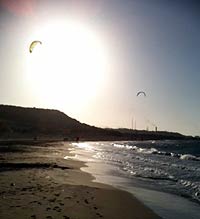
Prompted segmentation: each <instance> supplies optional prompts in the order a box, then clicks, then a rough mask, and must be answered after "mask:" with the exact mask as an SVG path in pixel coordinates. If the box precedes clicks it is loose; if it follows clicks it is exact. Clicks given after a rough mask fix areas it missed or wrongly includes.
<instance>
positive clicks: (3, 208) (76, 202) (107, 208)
mask: <svg viewBox="0 0 200 219" xmlns="http://www.w3.org/2000/svg"><path fill="white" fill-rule="evenodd" d="M46 143H47V144H48V143H49V142H46ZM65 145H66V144H65ZM67 145H68V149H69V144H67ZM13 147H15V146H14V145H13ZM18 147H19V146H18ZM68 149H67V148H66V146H65V147H63V145H62V143H61V142H60V143H49V144H48V146H47V145H44V146H41V147H40V146H38V147H35V146H34V148H33V150H30V146H28V147H27V151H26V150H24V148H23V150H24V151H23V153H21V151H14V152H12V151H9V152H5V151H3V152H2V151H0V155H1V156H0V161H1V163H4V167H1V168H0V176H1V177H0V185H1V186H0V194H1V199H0V217H1V218H4V219H11V218H16V219H25V218H32V219H34V218H35V219H37V218H48V219H54V218H55V219H59V218H63V219H82V218H83V219H98V218H105V219H110V218H113V219H118V218H120V219H121V218H124V219H129V218H130V219H134V218H137V219H139V218H141V219H156V218H160V217H159V216H157V215H156V214H155V213H154V212H153V211H152V210H150V209H149V208H147V207H146V206H145V205H144V204H143V203H142V202H140V201H139V200H138V199H136V198H135V197H134V196H133V195H131V194H130V193H128V192H125V191H122V190H119V189H116V188H114V187H112V186H109V185H107V184H101V183H95V182H92V180H93V179H94V177H93V176H92V175H91V174H89V173H86V172H83V171H81V168H83V167H86V163H85V162H82V161H75V160H71V159H68V160H65V159H64V157H63V155H65V156H66V155H71V154H70V153H69V150H68ZM6 163H7V164H8V163H9V164H10V163H18V164H19V163H23V164H24V163H26V164H27V163H28V164H31V165H29V166H30V168H27V165H26V168H25V167H24V166H23V165H21V166H20V165H15V168H13V167H12V165H10V166H9V168H10V169H9V168H8V167H7V169H6ZM47 163H50V164H52V165H50V166H48V165H47V166H45V165H44V164H47ZM33 164H34V165H33ZM36 164H37V165H36ZM55 164H56V165H57V166H54V165H55ZM36 167H37V168H36ZM3 168H4V169H3Z"/></svg>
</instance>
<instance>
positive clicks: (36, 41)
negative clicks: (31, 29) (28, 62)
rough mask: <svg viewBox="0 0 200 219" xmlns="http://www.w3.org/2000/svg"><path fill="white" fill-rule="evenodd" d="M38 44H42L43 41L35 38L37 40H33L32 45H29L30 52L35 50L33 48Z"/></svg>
mask: <svg viewBox="0 0 200 219" xmlns="http://www.w3.org/2000/svg"><path fill="white" fill-rule="evenodd" d="M37 44H40V45H42V42H41V41H39V40H35V41H33V42H32V43H31V44H30V46H29V52H30V53H32V52H33V49H34V48H35V46H36V45H37Z"/></svg>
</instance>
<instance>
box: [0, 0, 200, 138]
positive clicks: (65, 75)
mask: <svg viewBox="0 0 200 219" xmlns="http://www.w3.org/2000/svg"><path fill="white" fill-rule="evenodd" d="M65 22H66V23H68V24H70V25H71V27H70V28H71V29H70V28H69V29H68V33H69V34H66V32H65V33H64V32H62V31H61V30H62V28H63V29H65V28H64V27H63V26H62V25H65ZM54 23H56V25H57V26H59V28H60V29H59V31H60V32H59V31H58V29H56V25H54ZM52 24H53V25H52ZM51 25H52V26H53V27H51ZM47 26H48V27H49V26H50V27H51V28H52V29H51V31H49V32H48V31H47V32H45V31H44V30H46V29H45V28H46V27H47ZM53 28H55V29H53ZM74 29H75V31H74ZM47 30H49V29H48V28H47ZM77 30H78V31H77ZM43 32H45V34H46V35H45V37H46V38H45V37H43V36H44V34H43ZM54 33H55V35H54ZM56 33H57V35H56ZM42 34H43V35H42ZM65 34H66V35H65ZM68 35H70V37H71V38H70V37H68ZM39 37H41V40H42V42H43V44H44V47H43V45H42V46H40V47H41V48H40V49H39V50H38V51H36V52H35V51H34V52H33V53H35V54H30V53H29V51H28V47H29V44H30V43H31V41H33V40H40V39H38V38H39ZM42 37H43V38H42ZM65 37H66V38H70V39H66V41H65V42H66V44H65V43H63V41H62V40H64V39H65ZM80 37H81V39H80ZM36 38H37V39H36ZM83 38H84V40H83ZM50 39H51V40H52V42H53V39H55V40H57V42H58V43H57V44H55V45H54V46H51V45H50V44H49V45H50V46H49V48H48V49H47V50H46V53H44V52H43V48H45V43H46V42H48V40H49V41H50ZM74 39H76V41H75V40H74ZM60 42H62V44H61V43H60ZM46 44H48V43H46ZM56 45H58V46H56ZM62 45H63V47H62ZM91 45H92V46H91ZM90 46H91V48H90ZM68 48H70V49H69V51H70V52H67V51H68ZM87 48H88V49H87ZM59 49H60V50H59ZM50 53H52V54H50ZM38 54H39V55H38ZM41 54H43V56H41ZM44 54H46V55H45V56H46V57H48V59H45V61H44V60H43V59H44ZM72 57H74V59H73V58H72ZM38 59H39V60H38ZM53 63H54V64H53ZM72 63H74V64H72ZM85 63H86V64H85ZM69 66H70V67H69ZM82 68H83V71H81V69H82ZM30 69H31V70H30ZM41 69H42V70H41ZM73 71H74V72H75V73H73ZM60 72H62V74H61V73H60ZM79 74H80V75H79ZM199 83H200V3H199V1H198V0H197V1H193V0H85V1H84V0H57V1H53V0H30V1H28V0H0V103H2V104H9V105H19V106H27V107H33V106H34V107H42V108H56V109H58V110H61V111H63V112H64V113H66V114H67V115H69V116H71V117H73V118H76V119H78V120H79V121H81V122H85V123H88V124H90V125H95V126H100V127H114V128H116V127H117V128H118V127H127V128H131V126H132V120H133V121H134V122H133V124H134V125H133V126H135V124H136V128H138V129H146V128H147V127H148V128H149V129H150V130H152V129H154V126H155V125H156V126H158V130H169V131H177V132H181V133H183V134H192V135H200V98H199V96H200V86H199ZM140 90H143V91H145V92H146V94H147V97H143V96H142V95H141V96H139V97H136V94H137V92H138V91H140Z"/></svg>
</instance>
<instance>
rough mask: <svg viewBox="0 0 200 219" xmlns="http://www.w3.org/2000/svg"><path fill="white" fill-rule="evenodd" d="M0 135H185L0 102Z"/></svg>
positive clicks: (129, 137) (85, 137) (140, 137)
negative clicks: (103, 124) (100, 124)
mask: <svg viewBox="0 0 200 219" xmlns="http://www.w3.org/2000/svg"><path fill="white" fill-rule="evenodd" d="M0 137H1V138H36V137H51V138H55V137H59V138H65V139H66V140H74V139H76V138H77V137H78V138H80V139H82V140H146V139H187V138H191V137H188V136H184V135H181V134H179V133H173V132H152V131H151V132H150V131H142V130H131V129H102V128H97V127H94V126H90V125H87V124H84V123H80V122H79V121H77V120H75V119H72V118H70V117H69V116H67V115H65V114H64V113H62V112H60V111H58V110H51V109H38V108H24V107H18V106H8V105H0Z"/></svg>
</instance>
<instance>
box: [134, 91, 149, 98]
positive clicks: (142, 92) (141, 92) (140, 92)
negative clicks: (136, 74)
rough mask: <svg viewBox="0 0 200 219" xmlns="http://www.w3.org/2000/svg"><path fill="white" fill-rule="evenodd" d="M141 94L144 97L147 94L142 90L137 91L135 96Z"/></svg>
mask: <svg viewBox="0 0 200 219" xmlns="http://www.w3.org/2000/svg"><path fill="white" fill-rule="evenodd" d="M141 94H143V95H144V97H146V96H147V95H146V93H145V92H144V91H139V92H138V93H137V95H136V96H137V97H138V96H139V95H141Z"/></svg>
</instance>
